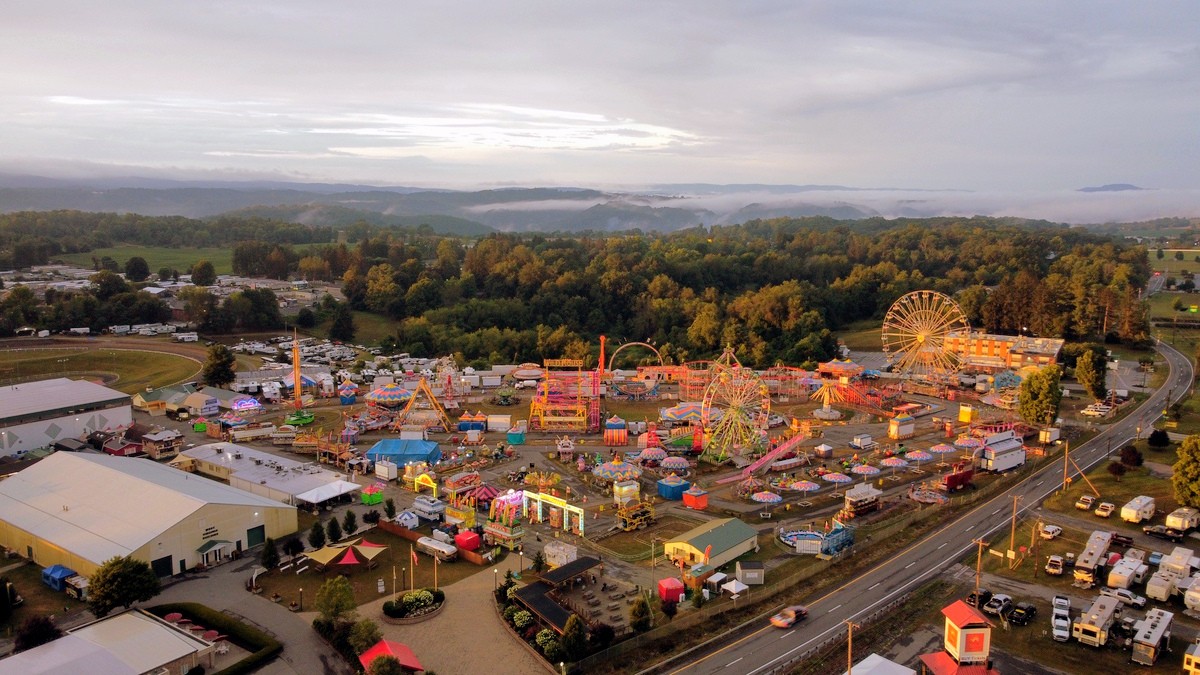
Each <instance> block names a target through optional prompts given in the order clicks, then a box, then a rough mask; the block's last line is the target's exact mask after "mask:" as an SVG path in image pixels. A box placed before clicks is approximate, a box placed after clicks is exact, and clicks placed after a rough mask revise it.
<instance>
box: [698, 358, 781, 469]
mask: <svg viewBox="0 0 1200 675" xmlns="http://www.w3.org/2000/svg"><path fill="white" fill-rule="evenodd" d="M714 368H715V373H714V377H713V379H712V382H710V383H709V385H708V387H707V389H705V391H704V401H703V402H702V403H701V424H702V425H703V427H704V429H705V433H706V435H707V437H708V440H707V442H706V443H705V446H704V454H705V456H707V457H708V459H710V460H711V461H714V462H724V461H725V460H727V459H728V458H729V457H730V455H731V454H741V453H743V452H748V451H750V450H751V449H753V448H755V447H757V446H758V445H759V444H761V443H762V441H763V439H764V438H765V436H766V432H767V418H768V417H769V416H770V414H771V394H770V392H769V391H768V390H767V386H766V385H765V384H763V382H762V380H761V379H759V377H758V375H756V374H755V373H754V371H753V370H752V369H750V368H744V367H742V364H741V363H740V362H738V360H737V357H736V356H734V354H733V350H732V349H730V348H728V347H727V348H726V349H725V353H724V354H722V355H721V358H720V359H718V360H717V361H716V362H714Z"/></svg>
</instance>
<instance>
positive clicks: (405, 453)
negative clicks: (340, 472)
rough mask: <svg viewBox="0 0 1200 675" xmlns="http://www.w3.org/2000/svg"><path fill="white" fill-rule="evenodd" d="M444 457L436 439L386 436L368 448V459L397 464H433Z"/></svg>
mask: <svg viewBox="0 0 1200 675" xmlns="http://www.w3.org/2000/svg"><path fill="white" fill-rule="evenodd" d="M441 458H442V451H441V450H440V449H439V448H438V444H437V443H436V442H434V441H420V440H414V439H403V438H386V439H384V440H382V441H379V442H378V443H376V444H375V445H372V446H371V449H370V450H367V459H369V460H371V461H373V462H380V461H384V460H386V461H389V462H391V463H393V464H395V465H397V466H404V465H406V464H410V463H412V462H425V463H427V464H430V465H433V464H436V463H437V462H438V460H440V459H441Z"/></svg>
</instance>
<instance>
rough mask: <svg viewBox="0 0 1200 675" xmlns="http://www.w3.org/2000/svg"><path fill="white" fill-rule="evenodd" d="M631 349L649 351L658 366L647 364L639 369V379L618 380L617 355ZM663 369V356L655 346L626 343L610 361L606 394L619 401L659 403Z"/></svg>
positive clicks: (605, 375) (606, 373)
mask: <svg viewBox="0 0 1200 675" xmlns="http://www.w3.org/2000/svg"><path fill="white" fill-rule="evenodd" d="M630 347H638V348H641V349H646V350H648V351H649V352H650V353H651V354H653V359H652V360H653V361H656V362H657V364H654V363H652V364H649V366H648V367H647V366H646V365H645V364H642V365H639V366H638V367H637V371H638V375H639V377H638V378H637V379H628V378H618V377H617V375H616V370H615V369H614V366H615V365H616V362H617V355H618V354H620V353H621V352H622V351H624V350H626V349H629V348H630ZM662 367H663V360H662V355H661V354H659V352H658V350H657V349H655V348H654V345H651V344H647V343H645V342H626V343H623V344H622V345H621V346H619V347H617V349H616V350H615V351H613V353H612V355H611V356H610V357H609V359H608V370H607V371H606V372H605V373H604V378H605V382H607V383H608V391H607V393H606V394H605V395H606V397H607V398H609V399H612V400H617V401H657V400H658V399H659V397H660V396H661V394H660V392H659V389H658V385H659V377H658V372H659V370H660V369H661V368H662Z"/></svg>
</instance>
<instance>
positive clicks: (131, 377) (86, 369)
mask: <svg viewBox="0 0 1200 675" xmlns="http://www.w3.org/2000/svg"><path fill="white" fill-rule="evenodd" d="M80 347H81V348H86V341H84V340H81V341H80ZM201 365H202V364H200V363H198V362H196V361H193V360H191V359H187V358H184V357H182V356H176V355H174V354H164V353H161V352H149V351H133V350H128V349H89V350H87V351H80V350H77V349H28V350H8V351H0V380H10V379H19V378H26V377H32V376H40V375H55V374H57V373H63V372H82V373H94V374H96V375H97V376H103V375H105V374H110V373H111V374H115V375H116V376H117V379H116V380H115V381H113V382H111V383H109V384H108V386H110V387H112V388H113V389H117V390H119V391H123V392H125V393H127V394H133V393H136V392H139V391H142V390H143V389H145V388H147V387H151V388H157V387H163V386H166V385H168V384H175V383H177V382H183V381H185V380H190V379H192V378H193V377H195V376H196V374H197V373H198V371H199V370H200V368H201Z"/></svg>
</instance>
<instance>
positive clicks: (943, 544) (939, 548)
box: [867, 541, 950, 590]
mask: <svg viewBox="0 0 1200 675" xmlns="http://www.w3.org/2000/svg"><path fill="white" fill-rule="evenodd" d="M949 543H950V542H948V541H944V542H942V545H941V546H939V547H937V550H939V551H940V550H942V549H943V548H944V547H945V546H946V544H949ZM867 590H871V589H869V588H868V589H867Z"/></svg>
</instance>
